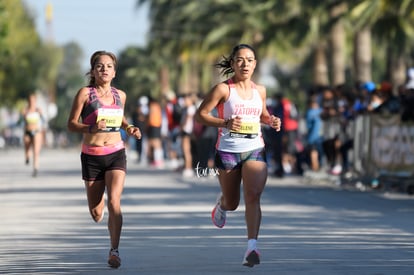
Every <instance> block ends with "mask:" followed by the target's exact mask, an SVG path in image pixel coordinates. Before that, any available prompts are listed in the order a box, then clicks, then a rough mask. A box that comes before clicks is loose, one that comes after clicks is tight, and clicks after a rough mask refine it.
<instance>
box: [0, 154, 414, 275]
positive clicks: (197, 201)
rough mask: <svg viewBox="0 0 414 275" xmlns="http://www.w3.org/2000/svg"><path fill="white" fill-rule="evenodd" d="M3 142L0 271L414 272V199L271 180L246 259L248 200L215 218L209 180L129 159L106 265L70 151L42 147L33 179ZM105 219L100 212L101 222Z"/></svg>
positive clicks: (99, 227) (103, 240)
mask: <svg viewBox="0 0 414 275" xmlns="http://www.w3.org/2000/svg"><path fill="white" fill-rule="evenodd" d="M23 162H24V161H23V153H22V151H21V150H9V151H0V206H1V208H0V209H1V210H2V211H1V213H0V215H1V222H0V274H115V273H116V274H253V273H254V274H317V275H324V274H329V275H331V274H414V220H413V215H414V198H413V197H409V196H408V195H404V194H382V193H374V192H357V191H349V190H343V189H340V188H338V187H336V186H334V185H316V184H314V183H312V184H309V183H307V182H305V181H304V180H302V179H300V178H294V177H289V178H285V179H283V180H280V179H274V178H271V179H269V182H268V185H267V187H266V190H265V193H264V195H263V202H262V205H263V207H262V208H263V221H262V230H261V234H260V240H259V247H260V249H261V252H262V263H261V264H260V265H259V266H255V267H254V268H247V267H244V266H242V265H241V258H242V256H243V253H244V250H245V225H244V217H243V209H244V208H243V207H240V209H238V210H237V211H236V212H234V213H231V214H229V217H228V223H227V224H226V227H225V228H223V229H216V228H214V226H213V225H212V223H211V221H210V211H211V208H212V206H213V203H214V201H215V198H216V195H217V192H218V185H217V182H216V179H215V178H205V177H204V178H193V179H186V180H183V179H182V178H181V177H180V175H179V174H176V173H174V172H169V171H162V170H150V169H147V168H144V167H140V166H138V165H137V164H135V163H134V162H133V161H132V160H130V161H129V173H128V176H127V181H126V186H125V191H124V194H123V203H122V204H123V212H124V228H123V235H122V239H121V247H120V252H121V256H122V266H121V268H120V269H118V270H112V269H110V268H108V267H107V266H106V257H107V252H108V245H109V242H108V236H107V229H106V225H105V222H104V223H101V224H95V223H94V222H92V221H91V219H90V217H89V214H88V210H87V206H86V200H85V194H84V189H83V183H82V181H81V179H80V163H79V153H78V151H77V150H74V149H71V150H44V151H43V152H42V155H41V169H40V172H39V175H38V177H37V178H32V177H31V169H30V167H28V166H25V165H24V164H23ZM104 221H106V218H105V220H104Z"/></svg>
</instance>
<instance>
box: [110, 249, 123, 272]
mask: <svg viewBox="0 0 414 275" xmlns="http://www.w3.org/2000/svg"><path fill="white" fill-rule="evenodd" d="M108 265H109V266H110V267H112V268H118V267H120V266H121V258H120V257H119V251H118V249H111V250H110V251H109V256H108Z"/></svg>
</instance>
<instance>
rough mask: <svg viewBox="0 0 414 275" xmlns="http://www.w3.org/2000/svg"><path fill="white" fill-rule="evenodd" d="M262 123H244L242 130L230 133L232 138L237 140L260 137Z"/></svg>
mask: <svg viewBox="0 0 414 275" xmlns="http://www.w3.org/2000/svg"><path fill="white" fill-rule="evenodd" d="M259 130H260V123H258V122H247V121H243V122H242V124H241V126H240V130H239V131H237V132H235V131H230V136H231V137H235V138H255V137H257V136H258V135H259Z"/></svg>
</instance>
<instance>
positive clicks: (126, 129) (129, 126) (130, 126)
mask: <svg viewBox="0 0 414 275" xmlns="http://www.w3.org/2000/svg"><path fill="white" fill-rule="evenodd" d="M132 127H135V126H134V125H132V124H130V125H128V126H127V127H126V128H125V131H128V129H129V128H132Z"/></svg>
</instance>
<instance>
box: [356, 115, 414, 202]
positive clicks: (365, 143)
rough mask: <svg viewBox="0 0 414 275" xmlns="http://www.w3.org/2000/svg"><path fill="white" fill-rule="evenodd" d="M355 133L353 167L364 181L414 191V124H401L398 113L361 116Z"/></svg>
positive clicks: (385, 187) (386, 187) (388, 187)
mask: <svg viewBox="0 0 414 275" xmlns="http://www.w3.org/2000/svg"><path fill="white" fill-rule="evenodd" d="M353 136H354V150H353V159H352V163H353V169H354V171H355V172H356V173H357V174H358V175H359V178H360V180H361V181H364V182H365V183H368V184H378V185H379V186H380V187H382V188H384V189H394V190H395V189H397V190H399V191H406V192H408V193H410V194H412V193H414V123H401V121H400V116H399V115H392V116H383V115H361V116H359V117H357V118H356V120H355V127H354V134H353Z"/></svg>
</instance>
